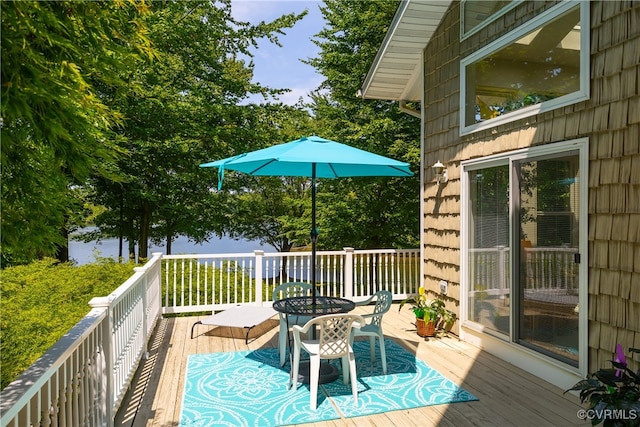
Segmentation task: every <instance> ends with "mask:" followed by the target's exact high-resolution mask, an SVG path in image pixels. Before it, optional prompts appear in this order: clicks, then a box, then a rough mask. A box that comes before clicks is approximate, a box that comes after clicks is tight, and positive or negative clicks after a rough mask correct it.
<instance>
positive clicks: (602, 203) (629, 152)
mask: <svg viewBox="0 0 640 427" xmlns="http://www.w3.org/2000/svg"><path fill="white" fill-rule="evenodd" d="M556 3H557V2H530V1H525V2H523V3H522V4H520V5H518V6H517V7H516V8H515V9H513V10H511V11H509V12H507V13H506V14H505V15H503V16H502V17H500V18H498V19H497V20H496V21H494V22H493V23H491V24H489V25H488V26H487V27H485V28H483V29H482V30H480V31H479V32H477V33H475V34H473V35H471V36H470V37H469V38H467V39H465V40H463V41H461V40H460V4H459V2H454V3H452V5H451V7H450V9H449V10H448V12H447V13H446V14H445V16H444V18H443V19H442V21H441V22H440V27H439V28H438V31H437V32H436V34H434V36H433V37H432V39H431V41H430V42H429V44H428V45H427V47H426V49H425V51H424V102H423V108H424V111H423V116H424V122H423V126H424V129H423V134H424V152H423V159H422V160H423V167H424V169H425V170H424V176H425V178H424V186H423V200H422V203H423V208H424V209H423V212H424V217H423V218H422V225H423V227H422V233H423V242H425V243H424V247H423V249H424V251H423V253H424V254H425V257H424V260H423V262H424V285H425V287H426V288H427V289H428V290H432V291H433V292H439V285H438V283H439V281H440V280H446V281H447V282H448V283H449V289H448V295H447V297H448V303H447V307H448V308H450V309H452V310H453V311H456V312H459V307H460V298H461V291H460V283H461V277H460V250H461V247H460V242H461V235H460V232H461V221H460V219H461V216H460V206H461V204H460V194H461V188H460V174H461V167H460V164H461V162H462V161H465V160H469V159H474V158H478V157H482V156H488V155H492V154H497V153H503V152H507V151H512V150H516V149H520V148H526V147H531V146H537V145H542V144H549V143H553V142H559V141H564V140H571V139H576V138H584V137H587V138H589V171H588V176H589V182H588V188H589V189H588V247H589V254H588V288H589V296H588V300H589V307H588V318H589V333H588V336H589V338H588V347H589V350H588V355H589V363H588V370H589V372H594V371H595V370H597V369H598V368H602V367H610V364H609V360H611V356H612V351H613V349H614V348H615V345H616V343H618V342H619V343H621V344H622V345H623V347H624V348H625V349H626V348H628V347H636V348H640V96H639V94H638V92H639V88H640V2H638V1H635V2H632V1H592V2H591V3H590V16H591V29H590V31H591V32H590V34H591V53H590V78H591V85H590V99H589V100H587V101H583V102H579V103H577V104H573V105H569V106H565V107H562V108H559V109H556V110H554V111H550V112H546V113H542V114H538V115H535V116H531V117H528V118H526V119H521V120H518V121H515V122H511V123H508V124H504V125H500V126H498V127H494V128H491V129H489V130H484V131H478V132H475V133H472V134H469V135H464V136H460V131H459V126H460V115H459V110H460V61H461V59H463V58H464V57H466V56H468V55H470V54H471V53H473V52H474V51H476V50H477V49H478V48H479V47H481V46H485V45H486V44H488V43H490V42H492V41H494V40H496V39H497V38H499V37H500V36H502V35H504V34H506V33H508V32H509V31H511V30H513V29H515V28H517V27H518V26H520V25H521V24H523V23H524V22H526V21H527V20H529V19H531V18H532V17H534V16H536V15H538V14H539V13H541V12H542V11H543V10H546V9H548V8H550V7H552V6H553V5H555V4H556ZM437 160H440V161H441V162H442V163H444V164H445V166H446V167H447V169H448V176H449V181H448V182H447V183H446V184H441V185H437V184H436V182H435V178H434V175H433V172H432V170H431V165H433V164H434V163H435V162H436V161H437ZM459 328H460V322H457V323H456V325H455V329H454V332H459ZM635 361H636V362H635V364H636V369H637V366H638V361H640V357H638V356H636V358H635Z"/></svg>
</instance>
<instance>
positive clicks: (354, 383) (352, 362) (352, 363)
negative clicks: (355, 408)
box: [348, 352, 358, 405]
mask: <svg viewBox="0 0 640 427" xmlns="http://www.w3.org/2000/svg"><path fill="white" fill-rule="evenodd" d="M348 357H349V371H350V372H351V393H352V394H353V403H354V404H356V405H357V404H358V377H357V376H356V375H357V374H356V358H355V356H354V354H353V352H351V353H349V356H348Z"/></svg>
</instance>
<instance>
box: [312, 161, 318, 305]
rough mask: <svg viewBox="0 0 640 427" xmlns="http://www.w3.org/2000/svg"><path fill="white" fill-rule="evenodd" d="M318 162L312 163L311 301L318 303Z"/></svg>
mask: <svg viewBox="0 0 640 427" xmlns="http://www.w3.org/2000/svg"><path fill="white" fill-rule="evenodd" d="M317 240H318V230H317V229H316V164H315V163H312V164H311V298H312V301H311V303H312V304H313V305H314V306H315V305H316V241H317Z"/></svg>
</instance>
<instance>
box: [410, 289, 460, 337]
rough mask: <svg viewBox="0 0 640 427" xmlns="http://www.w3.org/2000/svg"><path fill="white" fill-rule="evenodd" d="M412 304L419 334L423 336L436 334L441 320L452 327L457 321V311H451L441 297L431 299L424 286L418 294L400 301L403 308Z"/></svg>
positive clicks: (445, 325) (446, 325)
mask: <svg viewBox="0 0 640 427" xmlns="http://www.w3.org/2000/svg"><path fill="white" fill-rule="evenodd" d="M407 303H409V304H411V311H413V314H415V316H416V328H417V330H418V335H419V336H421V337H432V336H434V335H435V331H436V327H437V326H438V324H439V323H440V322H442V324H443V325H442V326H443V327H445V328H447V327H448V328H449V329H450V328H451V325H453V322H455V319H456V315H455V313H453V312H451V311H449V310H447V309H446V307H445V303H444V301H443V300H442V299H441V298H435V299H433V300H429V299H428V298H427V293H426V291H425V289H424V287H422V286H420V288H418V294H417V295H413V296H410V297H409V298H407V299H405V300H404V301H402V302H400V307H399V308H398V310H401V309H402V307H404V305H405V304H407Z"/></svg>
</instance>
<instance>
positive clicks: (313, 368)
mask: <svg viewBox="0 0 640 427" xmlns="http://www.w3.org/2000/svg"><path fill="white" fill-rule="evenodd" d="M309 374H310V377H311V378H310V379H309V385H310V386H311V397H310V401H309V403H310V404H311V410H312V411H315V410H316V409H317V408H318V381H319V379H320V357H319V356H317V355H313V356H311V361H310V365H309Z"/></svg>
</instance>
